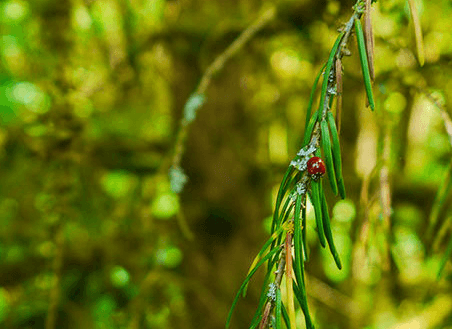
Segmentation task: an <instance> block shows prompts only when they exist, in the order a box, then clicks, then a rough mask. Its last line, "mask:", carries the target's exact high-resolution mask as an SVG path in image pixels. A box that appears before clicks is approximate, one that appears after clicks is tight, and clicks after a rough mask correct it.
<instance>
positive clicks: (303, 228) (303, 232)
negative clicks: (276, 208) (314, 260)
mask: <svg viewBox="0 0 452 329" xmlns="http://www.w3.org/2000/svg"><path fill="white" fill-rule="evenodd" d="M301 241H302V243H303V256H304V261H305V262H307V261H308V260H309V253H308V240H307V229H306V208H303V209H301Z"/></svg>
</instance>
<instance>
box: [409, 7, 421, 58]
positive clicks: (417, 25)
mask: <svg viewBox="0 0 452 329" xmlns="http://www.w3.org/2000/svg"><path fill="white" fill-rule="evenodd" d="M408 4H409V5H410V12H411V19H412V20H413V26H414V36H415V39H416V49H417V58H418V60H419V65H421V66H424V62H425V55H424V40H423V38H422V28H421V20H420V19H419V15H418V13H417V8H416V4H415V3H414V0H408Z"/></svg>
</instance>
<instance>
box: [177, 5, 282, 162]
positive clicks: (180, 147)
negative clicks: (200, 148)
mask: <svg viewBox="0 0 452 329" xmlns="http://www.w3.org/2000/svg"><path fill="white" fill-rule="evenodd" d="M275 16H276V8H275V7H273V6H272V7H270V8H269V9H267V10H266V11H264V12H263V13H262V15H261V16H260V17H259V18H257V19H256V21H254V22H253V24H251V25H250V26H249V27H248V28H247V29H246V30H245V31H243V32H242V34H240V36H239V37H238V38H237V39H236V40H235V41H234V42H233V43H232V44H231V45H230V46H229V47H228V48H226V50H225V51H224V52H223V53H222V54H220V55H219V56H218V57H217V58H216V59H215V60H214V61H213V63H212V64H210V66H209V67H208V68H207V69H206V71H205V73H204V75H203V76H202V78H201V82H200V83H199V85H198V87H197V88H196V90H195V92H194V94H197V95H204V93H205V92H206V90H207V87H208V86H209V84H210V81H211V80H212V77H213V76H214V75H215V74H216V73H218V72H219V71H220V70H221V69H222V68H223V67H224V65H225V63H226V61H227V60H228V59H230V58H231V57H232V56H234V55H235V54H237V52H238V51H239V50H240V49H242V48H243V46H244V45H245V44H246V43H247V42H248V41H249V40H250V39H251V38H252V37H254V36H255V35H256V33H257V32H259V31H260V30H261V29H262V28H263V27H264V26H265V25H266V24H267V23H268V22H270V21H271V20H272V19H273V18H274V17H275ZM188 127H189V122H188V121H187V120H186V118H185V117H183V118H182V119H181V122H180V129H179V132H178V134H177V137H176V143H175V148H174V156H173V159H172V166H173V168H179V167H180V162H181V158H182V155H183V153H184V143H185V138H186V136H187V132H188Z"/></svg>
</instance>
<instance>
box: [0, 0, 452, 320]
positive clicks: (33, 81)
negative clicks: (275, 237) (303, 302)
mask: <svg viewBox="0 0 452 329" xmlns="http://www.w3.org/2000/svg"><path fill="white" fill-rule="evenodd" d="M416 3H417V5H418V7H419V14H420V16H421V22H422V26H423V32H424V38H425V58H426V64H425V66H424V67H422V68H420V67H418V64H417V62H416V55H415V54H416V47H415V44H414V34H413V31H412V28H410V14H409V8H408V5H407V4H406V2H405V1H399V0H392V1H378V2H376V3H375V4H374V11H373V24H374V31H375V37H376V49H375V59H376V75H377V79H376V81H375V83H374V92H375V98H376V113H375V114H372V113H369V112H370V111H366V109H365V93H364V88H363V86H362V82H361V72H360V67H359V61H358V57H357V50H356V48H355V46H352V47H350V50H351V52H352V56H351V57H349V58H346V59H344V63H343V64H344V68H345V75H344V115H343V124H342V133H341V143H342V154H343V157H344V159H343V162H344V179H345V184H346V186H347V192H348V194H349V197H350V199H346V200H343V201H339V202H337V203H334V202H330V208H331V209H332V227H333V230H334V234H335V241H336V244H337V247H338V250H339V253H340V255H341V258H342V260H343V262H344V268H343V270H342V271H338V270H337V269H336V268H335V265H334V262H333V260H332V259H331V255H329V254H328V253H324V251H323V250H322V251H321V250H320V249H319V246H318V242H317V241H316V239H315V236H314V234H313V233H314V232H313V227H314V226H315V224H314V217H313V214H312V211H313V210H311V209H310V208H308V213H309V216H308V226H309V229H310V230H309V233H310V236H308V238H309V245H310V248H311V255H310V262H309V264H308V265H309V266H308V267H307V273H308V275H309V278H308V280H309V281H310V282H312V283H313V284H312V285H311V291H309V288H308V299H309V303H310V308H311V309H312V314H313V315H314V317H315V321H316V323H317V327H318V328H348V329H353V328H372V329H379V328H385V329H386V328H398V329H400V328H410V329H413V328H423V329H426V328H441V329H443V328H452V319H451V317H450V314H451V311H452V297H451V284H450V282H451V273H452V269H451V265H450V262H449V263H447V265H446V268H445V270H444V274H443V279H442V280H440V281H436V273H437V271H438V267H439V264H440V261H441V255H442V253H443V252H444V250H445V248H446V245H447V242H448V241H449V240H450V234H451V233H450V224H447V223H450V221H448V220H447V218H450V216H451V211H452V209H451V207H450V206H444V207H443V208H442V210H441V212H440V214H439V220H438V224H437V225H436V226H435V230H434V232H438V231H439V230H440V229H441V228H443V227H445V228H443V230H444V232H445V233H444V235H443V239H442V240H441V241H439V242H438V243H437V246H436V249H435V248H432V245H433V241H432V239H430V238H429V237H427V236H426V234H425V232H426V228H427V226H428V222H427V221H428V218H429V214H430V211H431V208H432V205H433V203H434V198H435V194H436V192H437V189H438V186H439V184H440V183H441V181H442V180H443V178H444V175H445V173H446V171H447V167H448V165H449V162H450V161H451V160H450V159H451V157H450V154H451V152H450V147H451V145H450V144H449V139H448V135H447V133H446V129H445V128H444V123H443V120H442V117H441V115H440V112H439V110H438V109H437V108H436V107H435V106H434V105H433V103H432V101H431V100H430V99H429V98H428V97H426V96H425V95H424V93H423V92H422V91H425V92H426V93H428V94H430V93H432V95H434V96H435V98H436V99H438V100H439V102H440V103H442V104H450V102H451V101H450V100H451V99H452V83H451V82H450V81H451V80H450V76H451V74H452V69H451V67H450V65H449V62H450V56H451V55H452V46H451V45H452V42H451V41H452V40H451V38H452V35H451V33H450V31H451V30H452V21H451V20H450V16H451V14H452V6H451V4H450V1H447V0H441V1H422V0H420V1H416ZM267 5H268V4H267V3H266V2H264V1H258V0H245V1H201V0H172V1H164V0H96V1H91V0H84V1H82V0H73V1H67V0H63V1H55V0H35V1H25V0H6V1H3V2H1V3H0V31H1V38H2V44H1V47H0V60H1V62H0V67H1V69H0V181H1V184H0V237H1V239H0V260H1V262H0V286H1V288H0V327H2V328H47V329H51V328H221V327H223V326H224V321H225V318H226V314H227V309H228V307H229V305H230V303H231V301H232V299H233V296H234V293H235V291H236V290H237V288H238V287H239V285H240V282H241V280H242V279H243V278H244V277H245V275H246V271H247V269H248V266H249V264H250V263H251V261H252V259H253V257H254V255H255V253H256V252H257V251H258V250H259V249H260V246H261V245H262V242H263V241H265V240H266V239H267V238H268V237H267V234H268V232H267V231H266V229H265V228H264V227H263V224H262V222H263V221H264V219H265V218H269V216H271V211H272V202H274V199H275V197H274V192H273V191H275V189H277V187H278V186H279V183H280V180H281V178H282V175H283V172H284V170H285V169H284V168H285V167H286V166H287V164H288V162H289V160H290V158H292V156H293V155H294V154H296V152H297V150H298V149H299V147H300V146H301V145H300V144H301V138H302V136H303V127H304V126H305V123H304V118H305V115H306V113H305V110H306V106H307V102H308V99H309V93H310V88H311V86H312V83H313V80H314V78H315V74H316V72H318V71H319V69H320V67H321V66H322V64H323V63H324V61H325V60H326V57H327V55H328V51H329V50H330V48H331V46H332V44H333V42H334V40H335V37H336V36H337V28H338V27H340V26H341V24H342V23H344V22H345V19H347V18H348V17H349V13H350V12H349V9H350V6H351V5H352V2H350V1H342V2H341V1H335V0H331V1H314V0H306V1H292V0H278V1H275V2H274V5H275V6H276V7H277V9H278V17H277V19H275V20H274V21H273V22H272V23H271V24H269V25H268V26H266V27H264V28H263V30H262V31H261V32H260V33H258V34H257V35H256V37H255V38H254V39H252V40H251V41H250V42H249V43H248V44H246V45H245V47H244V49H242V50H241V51H240V52H239V53H238V54H237V56H236V57H234V58H232V59H231V60H230V61H229V62H228V63H226V66H225V67H224V69H223V71H222V72H221V73H219V74H218V75H216V76H215V77H214V79H213V80H212V83H211V85H210V86H209V88H208V89H207V93H206V99H205V104H204V106H203V107H201V108H200V109H198V113H197V118H196V120H195V121H194V122H193V126H192V127H191V128H190V132H189V135H188V138H187V150H186V153H185V155H184V157H183V160H182V167H183V169H184V172H185V174H186V175H187V177H188V182H187V184H186V186H185V188H184V192H183V193H181V194H180V195H179V194H175V193H174V192H172V190H171V187H170V182H169V179H168V176H167V172H168V169H169V168H170V165H171V164H170V159H171V155H172V148H173V146H174V145H173V142H174V140H175V136H176V132H177V129H178V124H179V120H180V119H181V118H182V117H183V109H184V104H185V102H186V100H187V98H188V97H189V95H190V94H191V93H192V92H193V91H194V90H195V88H196V84H197V83H198V82H199V79H200V78H201V76H202V74H203V72H204V70H205V69H206V67H207V66H208V65H209V64H210V63H211V62H212V61H213V60H214V59H215V58H216V56H218V55H219V54H220V53H221V52H222V51H224V49H226V47H227V46H228V45H229V44H230V43H231V42H232V41H233V40H234V39H235V38H236V37H237V36H238V35H239V33H240V32H241V31H243V30H244V29H245V28H246V27H247V26H248V25H249V24H250V23H251V22H252V21H253V20H254V19H255V18H256V16H257V15H258V14H259V13H260V12H261V11H262V9H263V8H265V7H266V6H267ZM351 44H352V45H354V42H352V43H351ZM198 101H199V100H198ZM446 108H447V106H446ZM449 112H450V111H449ZM385 129H386V130H385ZM385 131H386V132H385ZM385 134H389V135H390V137H391V139H390V140H391V144H390V159H389V160H390V161H389V169H390V182H391V195H392V198H391V223H390V227H389V228H387V227H385V224H384V220H383V218H382V216H381V214H382V206H381V203H380V201H379V200H380V181H379V168H380V167H379V166H380V160H381V158H382V153H383V145H384V137H385V136H386V135H385ZM363 182H367V183H366V184H367V185H366V184H365V183H363ZM366 186H367V187H366ZM331 200H333V199H332V198H331ZM445 200H446V201H445V205H450V204H451V203H450V201H451V196H450V193H449V194H448V195H447V196H446V199H445ZM447 225H449V226H447ZM191 231H193V236H194V239H191V238H190V237H191V234H190V232H191ZM316 282H317V283H316ZM260 289H261V287H260V286H259V284H258V283H255V284H254V285H253V284H251V285H250V287H249V293H248V297H247V298H248V299H247V302H246V303H242V304H241V305H242V306H240V307H239V309H238V311H237V315H236V316H235V319H234V321H235V323H234V322H233V326H234V327H236V328H245V327H246V325H247V324H248V323H249V321H250V319H251V317H252V314H253V313H254V310H255V307H256V303H257V300H258V296H259V293H260ZM283 298H284V296H283ZM297 315H298V317H297V321H299V323H300V328H302V323H304V321H303V318H302V315H301V313H297ZM52 321H53V322H52ZM52 323H53V324H52Z"/></svg>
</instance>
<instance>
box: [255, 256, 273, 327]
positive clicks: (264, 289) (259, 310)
mask: <svg viewBox="0 0 452 329" xmlns="http://www.w3.org/2000/svg"><path fill="white" fill-rule="evenodd" d="M269 263H270V264H269V265H270V269H269V270H268V271H267V274H265V278H264V283H263V284H262V289H261V297H260V298H259V304H258V306H257V309H256V312H255V313H254V317H253V320H252V321H251V325H250V329H253V328H256V327H257V325H258V324H259V322H260V319H261V317H260V316H261V315H262V308H263V307H264V305H265V302H266V301H267V299H268V297H267V291H268V285H269V281H270V276H271V275H272V274H273V271H272V269H273V266H274V265H275V264H276V260H275V261H272V260H270V261H269Z"/></svg>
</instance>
